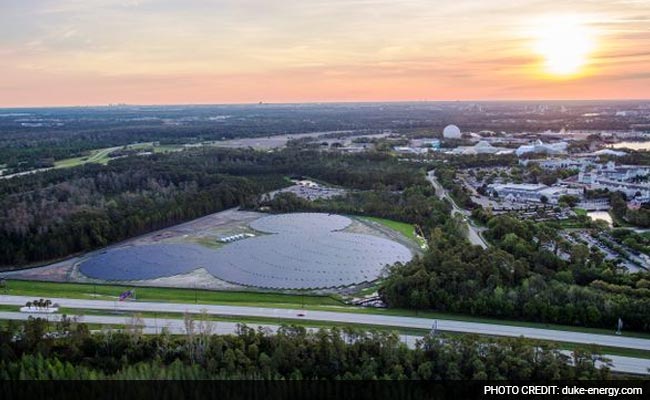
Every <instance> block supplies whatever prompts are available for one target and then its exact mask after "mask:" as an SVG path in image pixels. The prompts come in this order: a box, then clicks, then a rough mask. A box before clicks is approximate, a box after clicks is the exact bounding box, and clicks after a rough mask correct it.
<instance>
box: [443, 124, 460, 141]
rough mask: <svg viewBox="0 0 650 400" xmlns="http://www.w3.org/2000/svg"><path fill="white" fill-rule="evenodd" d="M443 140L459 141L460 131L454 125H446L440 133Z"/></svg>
mask: <svg viewBox="0 0 650 400" xmlns="http://www.w3.org/2000/svg"><path fill="white" fill-rule="evenodd" d="M442 136H443V137H444V138H445V139H460V129H459V128H458V127H457V126H456V125H447V126H446V127H445V129H444V130H443V131H442Z"/></svg>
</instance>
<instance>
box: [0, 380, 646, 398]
mask: <svg viewBox="0 0 650 400" xmlns="http://www.w3.org/2000/svg"><path fill="white" fill-rule="evenodd" d="M0 389H1V390H2V391H1V392H0V398H3V399H12V400H13V399H48V400H50V399H51V400H59V399H60V400H74V399H83V400H95V399H100V400H103V399H106V400H109V399H111V400H112V399H115V400H117V399H119V400H123V399H141V400H145V399H156V400H172V399H173V400H176V399H189V400H199V399H215V400H216V399H219V400H224V399H233V400H240V399H241V400H275V399H309V400H332V399H334V400H348V399H359V400H383V399H387V400H388V399H390V400H398V399H399V400H411V399H413V400H415V399H418V400H419V399H453V400H465V399H519V398H522V399H592V398H603V399H604V398H610V399H613V398H621V399H647V398H648V396H649V394H650V381H648V380H645V381H641V380H631V381H551V382H505V381H492V382H482V381H453V382H430V381H428V382H424V381H412V382H409V381H406V382H404V381H372V382H371V381H336V382H332V381H58V382H54V381H5V382H0Z"/></svg>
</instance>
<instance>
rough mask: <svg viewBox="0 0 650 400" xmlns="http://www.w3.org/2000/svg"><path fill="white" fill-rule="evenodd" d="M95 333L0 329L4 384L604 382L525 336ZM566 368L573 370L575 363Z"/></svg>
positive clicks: (35, 323) (32, 324)
mask: <svg viewBox="0 0 650 400" xmlns="http://www.w3.org/2000/svg"><path fill="white" fill-rule="evenodd" d="M202 326H204V327H205V328H204V329H197V330H192V329H190V330H188V332H187V334H185V335H182V336H178V335H176V336H172V335H170V334H168V333H162V334H159V335H146V336H145V335H142V331H141V329H138V328H137V326H135V327H131V328H129V329H127V330H125V331H124V332H114V331H104V332H101V333H96V334H90V332H89V330H88V327H86V326H85V325H84V324H80V323H76V322H74V321H71V320H70V319H64V320H63V321H62V322H59V323H57V324H56V326H54V327H53V328H54V331H55V332H57V335H51V334H48V329H49V328H48V324H47V322H46V321H45V320H42V319H31V320H29V321H27V322H25V323H21V324H15V323H10V324H8V325H6V326H4V327H3V328H2V330H0V379H3V380H4V379H77V380H78V379H330V380H332V379H345V380H350V379H366V380H367V379H425V380H444V379H456V380H459V379H510V380H549V379H607V378H610V377H611V376H610V372H609V369H608V368H607V367H605V368H596V366H595V362H596V361H597V360H602V357H601V356H599V355H598V354H595V353H592V352H590V351H587V350H577V351H575V352H574V353H573V355H572V356H568V355H565V354H563V353H561V352H559V351H558V350H557V349H555V348H553V347H549V346H548V345H546V344H543V343H537V342H531V341H528V340H525V339H521V338H519V339H495V338H479V337H478V336H461V337H458V336H435V337H427V338H425V339H424V340H423V342H422V343H420V344H419V345H418V346H417V347H416V348H415V349H409V348H408V347H407V346H406V345H405V344H404V343H402V342H401V340H400V337H399V335H397V334H396V333H387V332H365V331H355V330H344V331H342V330H339V329H336V328H333V329H321V330H318V331H316V332H312V331H307V330H306V329H305V328H302V327H295V326H283V327H281V328H280V329H279V330H278V332H277V334H270V333H268V332H265V331H263V330H254V329H252V328H249V327H246V326H244V325H241V326H240V327H239V329H238V332H237V333H236V334H233V335H225V336H223V335H222V336H219V335H213V334H212V333H211V332H210V327H209V325H208V324H203V325H202ZM569 361H570V362H571V363H572V365H569Z"/></svg>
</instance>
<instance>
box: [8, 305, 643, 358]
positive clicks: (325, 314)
mask: <svg viewBox="0 0 650 400" xmlns="http://www.w3.org/2000/svg"><path fill="white" fill-rule="evenodd" d="M33 299H34V298H33V297H28V296H7V295H3V296H0V304H5V305H15V306H24V305H25V303H26V302H28V301H32V300H33ZM49 300H51V301H52V302H53V303H58V304H59V306H61V307H65V308H73V309H92V310H110V311H129V312H172V313H185V312H189V313H201V312H206V313H208V314H211V315H224V316H243V317H259V318H283V319H304V320H309V321H325V322H340V323H350V324H367V325H381V326H392V327H400V328H416V329H431V326H432V325H433V323H434V322H435V321H436V320H433V319H428V318H416V317H400V316H394V315H379V314H363V313H350V312H334V311H314V310H309V311H305V310H296V309H285V308H265V307H245V306H219V305H210V304H181V303H154V302H138V301H125V302H120V301H107V300H84V299H65V298H49ZM437 323H438V330H441V331H451V332H465V333H477V334H484V335H494V336H508V337H519V336H524V337H527V338H531V339H541V340H552V341H561V342H568V343H581V344H597V345H600V346H612V347H623V348H629V349H639V350H648V349H650V339H642V338H635V337H627V336H616V335H603V334H594V333H584V332H571V331H561V330H552V329H540V328H527V327H521V326H510V325H499V324H487V323H479V322H467V321H453V320H437Z"/></svg>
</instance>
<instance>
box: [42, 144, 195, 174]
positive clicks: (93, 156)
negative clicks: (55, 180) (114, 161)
mask: <svg viewBox="0 0 650 400" xmlns="http://www.w3.org/2000/svg"><path fill="white" fill-rule="evenodd" d="M123 147H126V148H128V149H131V150H144V149H147V148H153V151H154V153H166V152H171V151H179V150H183V145H179V144H170V145H159V146H153V143H151V142H149V143H134V144H129V145H126V146H115V147H105V148H102V149H95V150H91V151H90V152H89V153H88V155H86V156H81V157H72V158H66V159H63V160H58V161H55V162H54V168H72V167H77V166H79V165H83V164H87V163H95V164H102V165H106V164H107V163H108V162H109V161H110V160H111V157H109V155H110V154H111V153H112V152H113V151H115V150H118V149H121V148H123Z"/></svg>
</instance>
